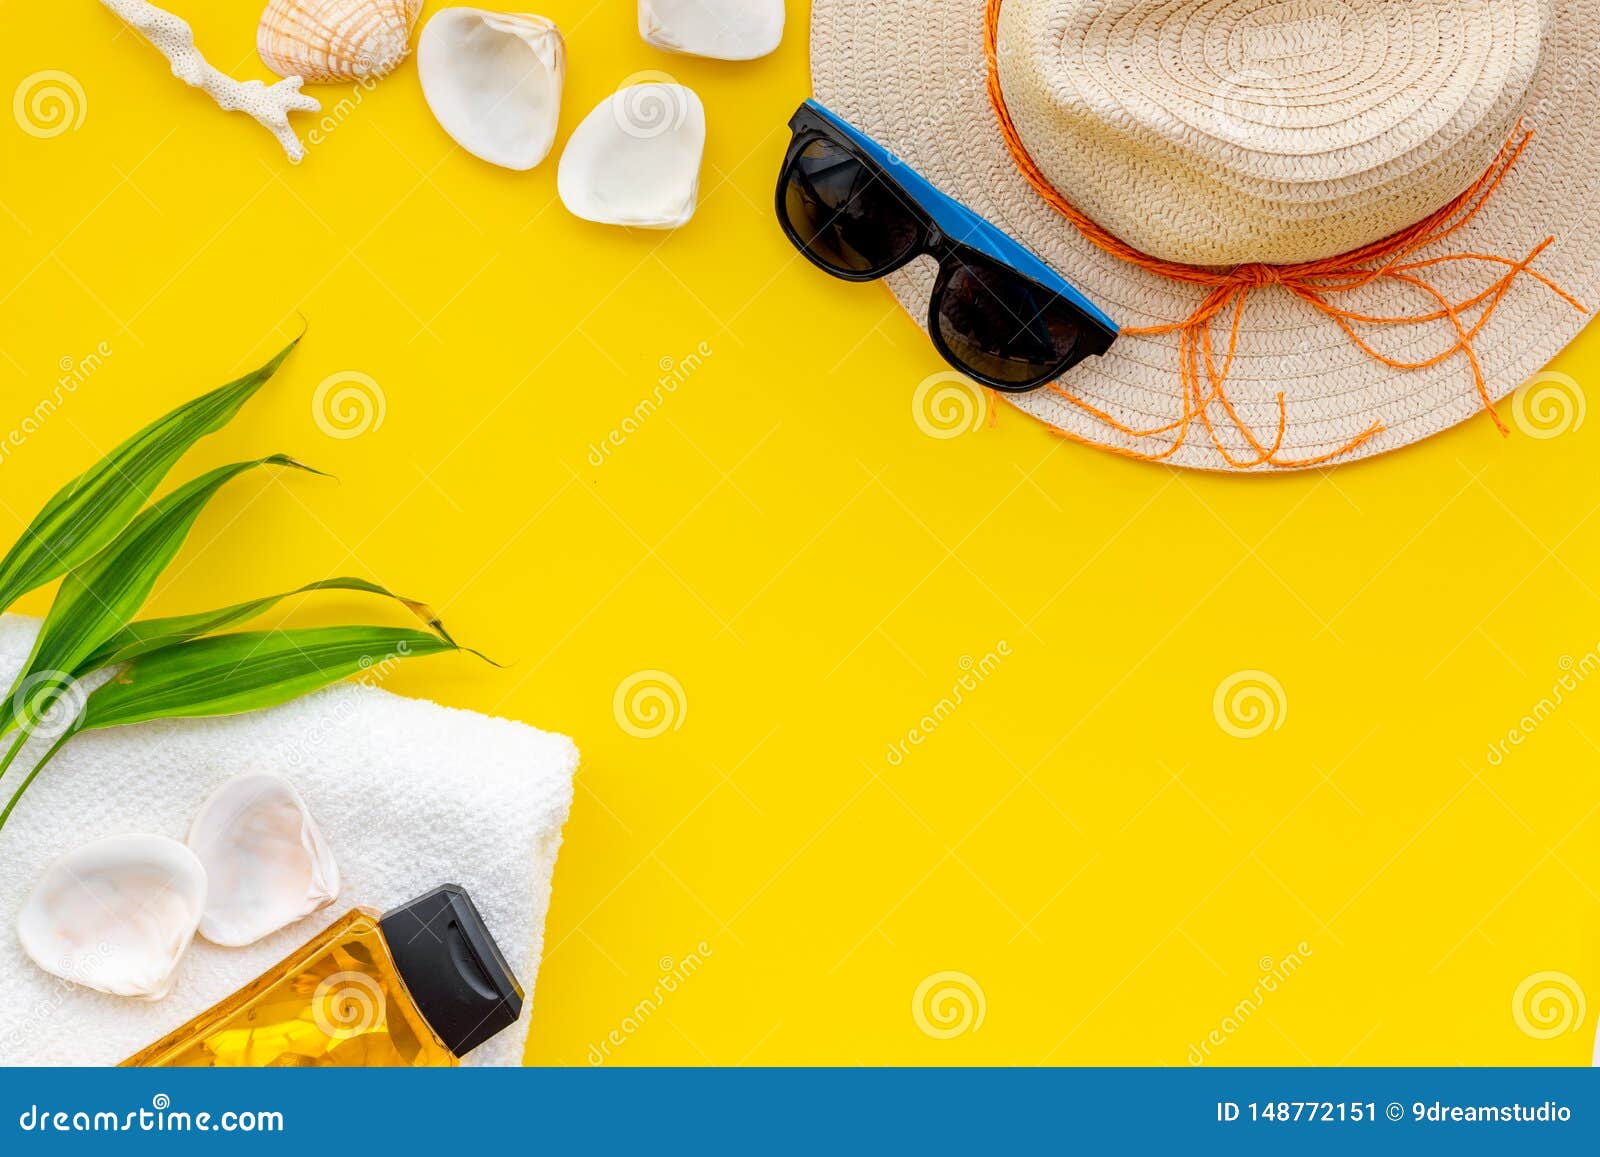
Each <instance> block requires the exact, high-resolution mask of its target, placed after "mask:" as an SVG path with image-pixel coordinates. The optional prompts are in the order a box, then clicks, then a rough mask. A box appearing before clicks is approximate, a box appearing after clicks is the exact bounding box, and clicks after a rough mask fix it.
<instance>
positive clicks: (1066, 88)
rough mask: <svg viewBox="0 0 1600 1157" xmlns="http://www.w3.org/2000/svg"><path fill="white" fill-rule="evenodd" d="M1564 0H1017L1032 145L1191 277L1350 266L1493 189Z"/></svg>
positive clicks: (1015, 61)
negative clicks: (1336, 263) (1358, 255)
mask: <svg viewBox="0 0 1600 1157" xmlns="http://www.w3.org/2000/svg"><path fill="white" fill-rule="evenodd" d="M1553 23H1554V13H1553V0H1007V2H1006V3H1005V4H1004V5H1003V7H1002V8H1001V14H1000V22H999V27H998V40H997V56H998V72H999V78H1000V86H1001V90H1002V92H1003V94H1004V98H1005V101H1006V105H1007V107H1008V108H1009V109H1010V112H1011V116H1012V119H1013V120H1014V122H1015V124H1016V127H1017V132H1018V134H1019V136H1020V137H1021V140H1022V143H1023V144H1024V145H1025V146H1026V147H1027V149H1028V151H1029V153H1031V154H1032V156H1033V157H1034V159H1035V160H1036V161H1037V163H1038V165H1039V167H1040V169H1041V170H1042V171H1043V172H1044V174H1045V175H1046V176H1047V177H1048V178H1049V180H1050V182H1051V184H1053V185H1054V186H1055V188H1056V189H1057V191H1059V192H1060V193H1061V194H1062V195H1063V196H1064V197H1066V198H1067V199H1068V200H1069V201H1071V202H1072V203H1073V204H1074V205H1075V206H1076V207H1077V208H1079V209H1080V210H1082V211H1083V212H1084V213H1086V214H1087V215H1088V216H1089V217H1091V218H1093V219H1094V220H1095V221H1097V222H1098V223H1099V224H1100V225H1102V226H1104V227H1105V228H1107V229H1109V230H1110V231H1111V232H1112V233H1114V234H1116V235H1117V236H1118V237H1119V238H1121V239H1122V240H1123V241H1126V242H1128V243H1129V244H1131V245H1133V246H1136V247H1137V248H1139V249H1141V250H1143V251H1144V252H1146V253H1148V254H1151V255H1152V256H1155V257H1159V258H1163V259H1165V260H1169V261H1181V262H1187V263H1190V264H1195V265H1213V266H1231V265H1239V264H1245V263H1249V262H1264V263H1269V264H1290V263H1296V262H1304V261H1313V260H1319V259H1321V258H1325V257H1331V256H1334V255H1337V254H1340V253H1346V252H1349V251H1351V250H1353V249H1356V248H1359V247H1360V246H1362V245H1365V244H1367V243H1369V242H1372V241H1376V240H1378V239H1380V238H1383V237H1387V236H1389V235H1390V234H1392V233H1395V232H1396V231H1398V230H1400V229H1403V228H1405V227H1406V226H1408V225H1410V224H1412V223H1414V222H1416V221H1418V220H1420V219H1422V218H1423V217H1426V216H1427V215H1428V214H1429V213H1431V212H1433V211H1434V210H1436V209H1438V208H1439V207H1440V206H1442V205H1444V204H1445V203H1446V202H1448V201H1449V200H1450V199H1451V198H1453V197H1455V196H1457V195H1458V194H1459V193H1460V192H1461V191H1462V190H1463V189H1464V188H1465V187H1467V186H1468V185H1469V184H1471V183H1472V181H1473V180H1474V179H1475V178H1477V177H1478V176H1480V175H1481V174H1482V173H1483V172H1484V170H1485V169H1486V168H1487V167H1488V166H1489V164H1490V163H1491V162H1492V161H1493V160H1494V158H1495V156H1496V154H1497V153H1498V152H1499V150H1500V149H1501V147H1502V146H1504V145H1505V143H1506V140H1507V138H1508V137H1509V136H1510V135H1511V133H1512V131H1513V129H1514V128H1515V126H1516V124H1517V121H1518V119H1519V118H1520V117H1521V115H1522V114H1523V112H1524V111H1525V106H1526V105H1527V102H1528V98H1529V93H1530V91H1531V88H1532V84H1533V81H1534V79H1535V77H1536V75H1537V73H1538V69H1539V63H1540V57H1541V54H1542V53H1543V52H1544V51H1545V47H1546V41H1547V36H1548V35H1549V33H1550V29H1551V27H1552V25H1553Z"/></svg>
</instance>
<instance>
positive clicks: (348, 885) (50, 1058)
mask: <svg viewBox="0 0 1600 1157" xmlns="http://www.w3.org/2000/svg"><path fill="white" fill-rule="evenodd" d="M38 626H39V623H38V620H36V619H28V618H22V617H19V616H15V615H7V616H4V617H0V693H3V690H4V687H9V686H10V685H11V681H12V679H13V678H14V677H15V676H16V673H17V670H18V669H19V668H20V667H21V665H22V664H23V662H24V661H26V659H27V656H28V651H29V649H30V647H31V646H32V643H33V637H34V635H35V633H36V632H37V631H38ZM428 661H430V662H449V659H445V658H440V659H431V660H428ZM34 746H35V750H32V751H29V752H25V753H24V755H23V757H22V758H20V759H19V760H18V762H17V763H16V764H15V765H13V767H12V769H11V771H10V772H9V773H7V775H6V777H5V779H4V780H0V794H3V795H4V796H5V798H9V797H10V792H11V790H12V789H13V787H14V786H15V784H17V783H19V782H21V779H22V771H23V770H25V768H26V766H29V764H27V762H26V761H27V760H28V758H29V756H31V755H36V754H37V753H38V750H39V749H42V745H40V744H36V745H34ZM577 765H578V751H577V748H575V747H574V746H573V744H572V741H571V740H569V739H567V738H566V737H565V736H562V735H551V734H549V733H547V732H543V731H537V730H535V729H534V728H532V727H528V726H526V725H524V724H521V723H513V722H511V721H509V720H505V719H491V718H489V717H487V716H484V715H478V714H475V713H473V712H470V711H459V710H455V709H452V708H449V707H441V706H439V705H438V704H436V703H428V702H424V701H421V700H415V699H404V698H401V697H400V696H398V695H392V694H390V693H389V692H387V691H382V690H379V689H377V688H375V687H368V686H362V685H359V684H352V683H342V684H339V685H336V686H334V687H330V688H327V689H326V690H323V691H319V692H317V693H315V694H313V695H310V696H307V697H306V698H304V699H301V700H299V701H297V702H294V703H289V704H285V705H284V706H282V707H275V708H272V709H270V710H267V711H260V712H255V713H253V714H249V715H239V716H232V717H229V718H224V719H200V720H174V721H170V722H169V721H155V722H150V723H139V724H134V725H132V726H129V727H114V728H109V729H107V730H105V731H90V732H85V733H84V734H82V735H79V736H77V737H76V738H74V739H73V740H71V741H70V742H69V743H68V744H67V745H66V746H65V747H64V748H62V750H61V754H60V755H59V756H57V757H56V759H55V760H54V761H53V762H52V763H51V764H50V766H49V767H47V768H46V769H45V770H44V771H42V772H40V774H39V778H38V779H36V780H35V781H34V783H33V786H32V787H31V788H29V789H28V793H27V795H25V796H24V797H23V799H22V802H21V803H20V804H18V805H17V810H16V811H15V812H14V813H13V814H12V816H11V818H10V820H9V821H7V823H6V826H5V828H4V830H3V831H0V1064H8V1065H110V1064H116V1063H117V1062H118V1061H121V1060H123V1059H124V1058H126V1057H128V1056H130V1055H132V1054H133V1053H135V1052H137V1051H138V1050H139V1049H141V1048H143V1047H144V1046H145V1045H147V1044H150V1043H151V1042H153V1041H155V1040H157V1039H158V1038H160V1037H161V1036H162V1035H163V1034H165V1033H167V1032H169V1031H171V1030H172V1029H174V1028H176V1027H177V1026H178V1025H180V1024H183V1023H184V1022H185V1021H187V1020H188V1019H189V1018H190V1017H192V1016H194V1015H195V1014H197V1013H199V1012H201V1011H202V1010H204V1009H206V1008H208V1007H210V1006H211V1005H212V1004H215V1003H216V1002H217V1001H218V1000H221V999H222V998H223V997H225V996H227V995H229V994H230V993H232V992H233V991H234V990H235V989H237V988H239V987H240V986H241V985H243V984H245V983H247V982H248V981H250V980H252V979H254V978H255V977H256V976H258V975H259V974H260V973H262V972H264V971H265V970H266V969H267V968H269V967H270V966H272V965H273V964H275V963H276V962H277V961H279V960H281V959H282V958H283V957H284V956H286V955H288V954H289V953H290V952H291V951H293V950H294V949H295V948H297V947H299V945H301V944H302V943H304V942H305V941H306V940H309V939H310V938H311V937H312V936H313V935H315V934H316V933H317V932H319V931H321V930H322V929H323V928H324V927H326V926H327V925H328V924H330V923H332V922H333V920H334V919H335V918H336V917H337V916H339V915H341V914H342V913H344V912H346V911H348V910H349V909H350V908H352V907H354V906H356V905H362V906H366V907H371V908H377V909H380V910H384V909H388V908H390V907H393V906H395V905H397V904H401V903H404V902H405V901H407V900H410V899H412V898H413V897H415V896H418V895H420V894H422V893H423V892H425V891H427V890H428V889H430V888H432V887H434V886H435V885H437V884H444V883H453V884H460V885H462V886H463V887H465V888H466V890H467V891H468V892H469V893H470V894H471V896H472V898H473V901H474V902H475V903H476V904H477V906H478V909H479V911H480V912H482V913H483V918H484V920H485V921H486V922H487V923H488V925H489V930H490V932H491V933H492V934H493V935H494V938H495V941H496V942H497V943H498V944H499V945H500V949H501V951H502V952H504V953H505V956H506V959H507V961H508V962H509V963H510V964H511V968H512V971H513V972H515V973H516V975H517V979H518V980H519V981H521V983H522V987H523V991H524V993H525V999H524V1002H523V1007H522V1019H521V1020H520V1021H519V1022H518V1023H517V1024H516V1025H515V1026H513V1027H512V1028H508V1029H506V1030H504V1031H503V1032H501V1033H499V1034H498V1035H496V1036H494V1037H492V1038H491V1039H489V1040H488V1041H486V1042H485V1043H483V1044H482V1045H479V1046H478V1048H476V1049H474V1050H473V1051H472V1052H471V1053H469V1054H468V1055H467V1056H466V1057H465V1058H464V1062H463V1063H465V1064H470V1065H515V1064H519V1063H520V1062H521V1059H522V1051H523V1042H524V1041H525V1039H526V1037H527V1034H528V1016H529V1012H530V1010H531V1009H532V1006H533V992H534V982H535V980H536V979H537V974H538V969H539V959H540V956H541V955H542V952H543V945H544V918H545V911H546V909H547V908H548V907H549V902H550V880H551V873H552V872H553V870H554V868H555V861H556V850H557V849H558V848H559V846H560V844H561V828H562V825H563V824H564V823H565V822H566V819H567V809H568V807H569V805H570V804H571V802H572V776H573V773H574V772H575V771H576V769H577ZM247 771H273V772H277V773H279V774H281V775H283V776H285V777H286V778H287V779H288V780H289V781H290V782H292V783H293V784H294V785H295V787H297V788H298V789H299V791H300V794H301V795H302V796H303V797H304V798H305V801H306V804H307V806H308V807H309V808H310V809H311V814H312V815H313V816H315V817H316V820H317V823H318V824H319V825H320V826H321V828H322V832H323V835H324V836H326V837H327V839H328V842H329V844H330V845H331V846H332V848H333V852H334V856H335V857H336V858H337V860H338V863H339V870H340V873H341V875H342V876H343V889H342V891H341V892H340V895H339V898H338V899H337V900H335V901H334V902H333V903H332V904H330V905H328V906H327V907H326V908H323V909H321V910H320V911H318V912H315V913H313V914H312V915H311V916H308V917H307V918H306V919H304V920H301V921H299V922H297V923H295V924H291V925H289V927H287V928H284V929H282V930H280V931H278V932H275V933H273V934H272V935H271V936H268V937H267V938H266V939H264V940H259V941H257V942H256V943H255V944H252V945H250V946H249V947H246V948H219V947H217V946H216V945H213V944H208V943H206V942H205V941H204V940H202V939H200V938H199V937H198V936H197V937H195V941H194V944H193V945H192V946H191V947H190V949H189V951H188V952H187V953H186V954H185V956H184V958H183V961H182V962H181V963H180V964H179V966H178V978H177V983H176V985H175V986H174V987H173V990H172V992H171V993H170V994H169V995H168V996H167V997H166V998H164V999H162V1000H159V1001H153V1002H151V1001H143V1000H137V999H129V998H127V997H118V996H108V995H106V994H104V993H100V992H95V991H93V990H91V989H88V988H84V987H81V986H79V985H75V984H70V983H68V982H67V981H64V980H60V979H58V978H56V977H54V976H51V975H49V974H48V973H46V972H44V971H43V970H41V969H40V968H39V967H38V966H37V965H36V964H34V963H33V961H32V960H30V959H29V958H28V957H27V956H26V955H25V954H24V953H23V951H22V946H21V945H20V944H19V943H18V940H17V933H16V917H17V912H18V911H19V910H20V909H21V907H22V902H23V900H24V899H25V898H26V897H27V895H28V893H29V892H30V891H31V890H32V889H33V885H34V884H35V882H36V881H37V880H38V878H39V873H40V871H41V870H42V869H43V868H44V866H45V865H46V864H47V863H48V862H49V861H50V860H52V859H54V858H55V857H56V856H58V855H60V854H62V853H63V852H66V851H69V850H70V849H72V848H74V847H77V846H78V845H79V844H82V843H86V842H87V841H89V840H93V839H98V838H99V837H101V836H108V835H114V834H117V833H119V832H130V831H132V832H153V833H156V834H158V835H166V836H171V837H173V838H174V839H176V840H180V841H181V840H183V839H184V838H185V837H186V836H187V834H188V831H189V821H190V820H191V819H192V818H193V816H194V814H195V812H196V811H197V810H199V807H200V804H201V801H203V800H204V799H205V797H206V796H207V795H209V794H210V793H211V791H212V790H213V789H214V788H216V786H217V785H218V784H220V783H222V782H223V781H224V780H226V779H228V778H230V777H232V776H235V775H238V774H240V773H242V772H247ZM0 806H3V804H0Z"/></svg>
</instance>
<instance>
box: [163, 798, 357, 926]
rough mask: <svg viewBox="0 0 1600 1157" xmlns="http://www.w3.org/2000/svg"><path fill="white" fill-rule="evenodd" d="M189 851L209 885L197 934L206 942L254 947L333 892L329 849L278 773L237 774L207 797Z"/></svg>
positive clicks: (335, 883) (335, 873)
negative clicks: (201, 866) (250, 945)
mask: <svg viewBox="0 0 1600 1157" xmlns="http://www.w3.org/2000/svg"><path fill="white" fill-rule="evenodd" d="M189 850H190V851H192V852H193V853H194V854H195V856H196V857H198V859H199V861H200V863H201V864H203V865H204V866H205V871H206V877H207V879H208V881H209V885H210V886H209V889H208V891H207V895H206V903H205V910H204V913H203V914H202V915H201V917H200V935H202V936H204V937H205V938H206V939H207V940H209V941H211V942H212V943H213V944H222V945H226V946H228V947H240V946H242V945H245V944H254V943H255V942H256V941H257V940H260V939H261V938H262V937H263V936H266V935H268V934H269V933H272V932H276V931H277V930H278V929H279V928H282V927H284V926H285V925H287V924H292V923H294V922H295V921H296V920H298V919H300V918H301V917H302V916H309V915H310V914H311V913H312V912H315V911H316V910H317V909H318V908H321V907H322V906H323V905H325V904H328V903H330V902H332V900H333V898H334V897H335V896H337V895H338V894H339V866H338V864H337V863H335V862H334V858H333V850H332V849H331V848H329V847H328V841H327V840H325V839H323V837H322V832H321V830H320V829H318V827H317V823H316V821H315V820H314V819H312V818H311V812H310V811H309V810H307V808H306V804H305V800H303V799H301V798H300V793H299V792H297V791H296V790H295V789H294V785H292V784H291V783H290V782H289V781H288V780H286V779H284V778H282V777H281V776H276V775H267V774H264V773H251V774H247V775H239V776H235V777H234V778H233V779H230V780H228V782H226V783H224V784H223V785H222V786H221V787H219V788H217V790H216V791H214V792H212V793H211V795H210V796H209V797H208V798H207V799H206V802H205V803H204V804H202V805H201V806H200V812H199V814H198V815H196V816H195V818H194V824H193V826H191V827H190V829H189Z"/></svg>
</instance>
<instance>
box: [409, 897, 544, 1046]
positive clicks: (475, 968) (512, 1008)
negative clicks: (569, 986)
mask: <svg viewBox="0 0 1600 1157" xmlns="http://www.w3.org/2000/svg"><path fill="white" fill-rule="evenodd" d="M378 927H379V928H380V929H381V930H382V931H383V939H384V941H385V942H386V943H387V944H388V945H389V954H390V955H391V956H393V957H394V963H395V967H396V968H397V969H398V970H399V972H400V978H401V979H402V980H404V981H405V982H406V987H407V988H408V989H410V990H411V997H412V999H413V1000H415V1001H416V1003H417V1008H418V1010H419V1011H420V1012H421V1013H422V1015H423V1016H424V1017H425V1018H426V1019H427V1021H428V1023H429V1024H430V1025H432V1026H433V1031H434V1032H436V1033H438V1034H439V1039H440V1040H441V1041H443V1042H444V1044H445V1047H446V1048H448V1049H449V1050H450V1051H451V1052H453V1053H455V1054H456V1056H458V1057H459V1056H464V1055H466V1054H467V1053H468V1052H470V1051H472V1050H473V1049H475V1048H477V1047H478V1046H479V1045H481V1044H482V1043H483V1042H484V1041H486V1040H488V1039H489V1038H490V1037H492V1036H493V1035H494V1034H495V1033H497V1032H499V1031H500V1030H501V1029H503V1028H506V1027H508V1026H510V1025H512V1024H515V1023H516V1020H517V1017H518V1015H520V1014H521V1012H522V985H520V984H518V983H517V978H516V977H515V976H513V975H512V974H511V968H510V967H509V966H508V965H507V964H506V958H505V957H504V956H502V955H500V948H499V946H498V945H496V944H495V942H494V937H493V936H490V935H489V929H488V928H487V927H486V926H485V925H484V922H483V917H482V916H481V915H479V914H478V909H477V906H476V905H474V904H473V902H472V897H471V896H468V895H467V891H466V889H465V888H463V887H461V885H459V884H441V885H439V887H437V888H435V889H434V890H433V891H431V892H426V893H424V894H423V895H421V896H418V897H417V898H416V899H415V900H412V901H411V902H410V903H409V904H402V905H400V907H398V908H395V909H393V910H392V911H389V912H385V913H384V914H383V917H382V918H381V919H380V920H379V921H378Z"/></svg>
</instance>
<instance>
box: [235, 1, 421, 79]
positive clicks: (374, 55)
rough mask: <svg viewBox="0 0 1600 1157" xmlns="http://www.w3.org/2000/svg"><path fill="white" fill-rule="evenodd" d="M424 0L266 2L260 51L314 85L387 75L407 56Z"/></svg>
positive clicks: (275, 66)
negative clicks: (409, 42)
mask: <svg viewBox="0 0 1600 1157" xmlns="http://www.w3.org/2000/svg"><path fill="white" fill-rule="evenodd" d="M421 12H422V0H268V2H267V6H266V8H265V9H264V10H263V11H262V13H261V22H260V24H258V25H257V26H256V53H257V54H258V55H259V56H260V57H261V62H262V63H263V64H265V65H266V66H267V67H268V68H270V69H272V71H273V72H275V73H277V74H278V75H279V76H298V77H301V78H302V79H304V80H306V81H307V82H309V83H311V84H326V83H332V82H337V81H341V80H360V79H363V78H366V77H370V78H373V79H376V78H378V77H380V76H387V75H388V74H389V73H391V72H393V71H394V69H395V67H396V66H397V65H398V64H399V63H400V62H401V61H402V60H404V59H405V58H406V46H407V43H408V41H410V39H411V26H412V25H413V24H415V23H416V22H417V16H418V15H419V14H420V13H421Z"/></svg>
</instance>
